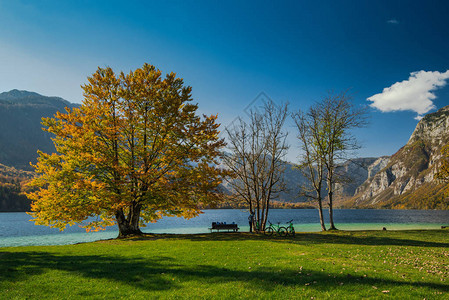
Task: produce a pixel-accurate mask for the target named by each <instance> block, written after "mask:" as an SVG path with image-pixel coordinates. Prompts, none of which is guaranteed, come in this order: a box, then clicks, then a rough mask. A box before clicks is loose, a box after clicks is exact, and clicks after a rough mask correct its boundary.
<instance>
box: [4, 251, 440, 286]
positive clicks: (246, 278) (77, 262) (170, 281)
mask: <svg viewBox="0 0 449 300" xmlns="http://www.w3.org/2000/svg"><path fill="white" fill-rule="evenodd" d="M0 258H1V260H0V268H1V270H2V272H0V284H2V283H5V282H18V281H25V280H32V276H34V275H42V274H45V273H46V272H50V270H57V271H65V272H69V273H72V275H74V276H79V277H84V278H86V279H90V280H92V279H106V280H110V281H113V282H119V283H122V284H125V285H128V286H130V287H133V288H137V289H141V290H144V291H158V290H159V291H161V290H162V291H163V290H171V289H178V288H181V284H180V283H190V284H194V285H196V284H204V283H208V284H214V283H228V282H232V283H237V282H239V283H241V284H244V285H245V288H249V289H260V290H265V291H271V290H273V289H275V288H277V287H278V286H292V287H295V286H296V287H300V286H302V287H304V286H307V285H310V286H311V287H313V288H314V289H317V290H321V291H330V290H333V289H335V288H336V287H339V286H341V285H345V286H348V285H349V286H351V285H353V286H354V287H355V286H357V288H362V285H363V286H365V287H366V288H371V286H391V285H394V286H407V287H410V288H421V287H427V288H431V289H435V290H440V291H447V290H448V286H447V285H445V284H437V283H426V282H407V281H398V280H388V279H381V278H370V277H355V276H353V275H349V274H332V273H328V272H324V271H323V272H318V271H312V270H305V269H304V270H302V272H301V273H299V272H298V271H294V270H292V269H290V270H282V271H280V270H279V269H275V268H270V267H258V266H255V267H254V269H252V270H235V269H229V268H226V267H218V266H211V265H204V264H203V265H183V264H180V263H179V262H178V261H177V260H176V259H174V258H170V257H145V258H129V257H122V256H108V255H55V254H52V253H48V252H0ZM175 279H176V280H175ZM61 280H64V279H61ZM67 280H70V279H67ZM73 292H74V293H78V295H81V294H82V293H89V291H88V288H87V287H83V286H81V287H80V288H79V290H78V291H73Z"/></svg>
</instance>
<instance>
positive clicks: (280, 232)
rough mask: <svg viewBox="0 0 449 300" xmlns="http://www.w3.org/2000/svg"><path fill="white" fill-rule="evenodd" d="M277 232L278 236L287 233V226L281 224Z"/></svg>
mask: <svg viewBox="0 0 449 300" xmlns="http://www.w3.org/2000/svg"><path fill="white" fill-rule="evenodd" d="M278 234H279V236H286V235H287V228H285V227H283V226H282V227H279V230H278Z"/></svg>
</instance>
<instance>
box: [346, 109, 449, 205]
mask: <svg viewBox="0 0 449 300" xmlns="http://www.w3.org/2000/svg"><path fill="white" fill-rule="evenodd" d="M448 142H449V106H445V107H443V108H441V109H440V110H438V111H437V112H435V113H431V114H428V115H426V116H425V117H424V118H423V119H422V120H421V121H419V123H418V125H417V126H416V128H415V130H414V132H413V134H412V135H411V137H410V139H409V141H408V142H407V144H406V145H405V146H404V147H402V148H401V149H400V150H399V151H398V152H396V153H395V154H394V155H393V156H392V157H391V158H390V160H389V161H388V164H387V165H386V166H385V167H384V168H382V170H380V171H379V172H378V173H377V174H376V175H374V176H373V177H371V178H368V179H367V180H366V181H365V182H364V183H363V184H362V185H361V186H360V187H358V188H357V190H356V195H355V196H354V197H353V198H352V199H351V200H350V201H348V202H346V203H345V204H344V206H346V207H354V206H355V207H358V208H364V207H370V208H404V209H448V208H449V198H448V197H447V196H446V195H447V192H448V185H447V184H444V183H441V182H438V181H437V180H435V179H434V175H435V173H436V172H437V171H438V167H439V166H440V162H441V159H442V156H441V148H442V147H443V146H444V145H446V144H447V143H448Z"/></svg>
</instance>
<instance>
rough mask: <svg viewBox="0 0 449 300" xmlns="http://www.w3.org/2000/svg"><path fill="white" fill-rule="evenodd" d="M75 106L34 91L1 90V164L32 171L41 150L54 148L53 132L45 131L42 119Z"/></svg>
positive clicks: (52, 149) (49, 150)
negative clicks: (51, 134) (38, 151)
mask: <svg viewBox="0 0 449 300" xmlns="http://www.w3.org/2000/svg"><path fill="white" fill-rule="evenodd" d="M76 106H77V105H76V104H72V103H70V102H68V101H66V100H64V99H62V98H59V97H46V96H42V95H40V94H37V93H34V92H28V91H19V90H12V91H9V92H4V93H0V163H2V164H5V165H8V166H13V167H15V168H18V169H23V170H32V168H31V166H30V162H33V163H35V162H36V158H37V150H38V149H39V150H42V151H43V152H53V151H54V146H53V142H52V141H51V139H50V138H51V136H50V134H49V133H47V132H44V131H43V130H42V125H41V124H40V123H41V119H42V118H43V117H52V116H53V115H54V114H55V113H56V112H57V111H64V108H65V107H69V108H73V107H76Z"/></svg>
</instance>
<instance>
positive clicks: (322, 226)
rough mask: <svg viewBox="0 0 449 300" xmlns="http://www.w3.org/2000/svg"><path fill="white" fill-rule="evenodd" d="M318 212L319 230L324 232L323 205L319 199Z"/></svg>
mask: <svg viewBox="0 0 449 300" xmlns="http://www.w3.org/2000/svg"><path fill="white" fill-rule="evenodd" d="M318 212H319V214H320V225H321V230H322V231H326V225H325V224H324V215H323V203H322V201H321V199H319V200H318Z"/></svg>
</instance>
